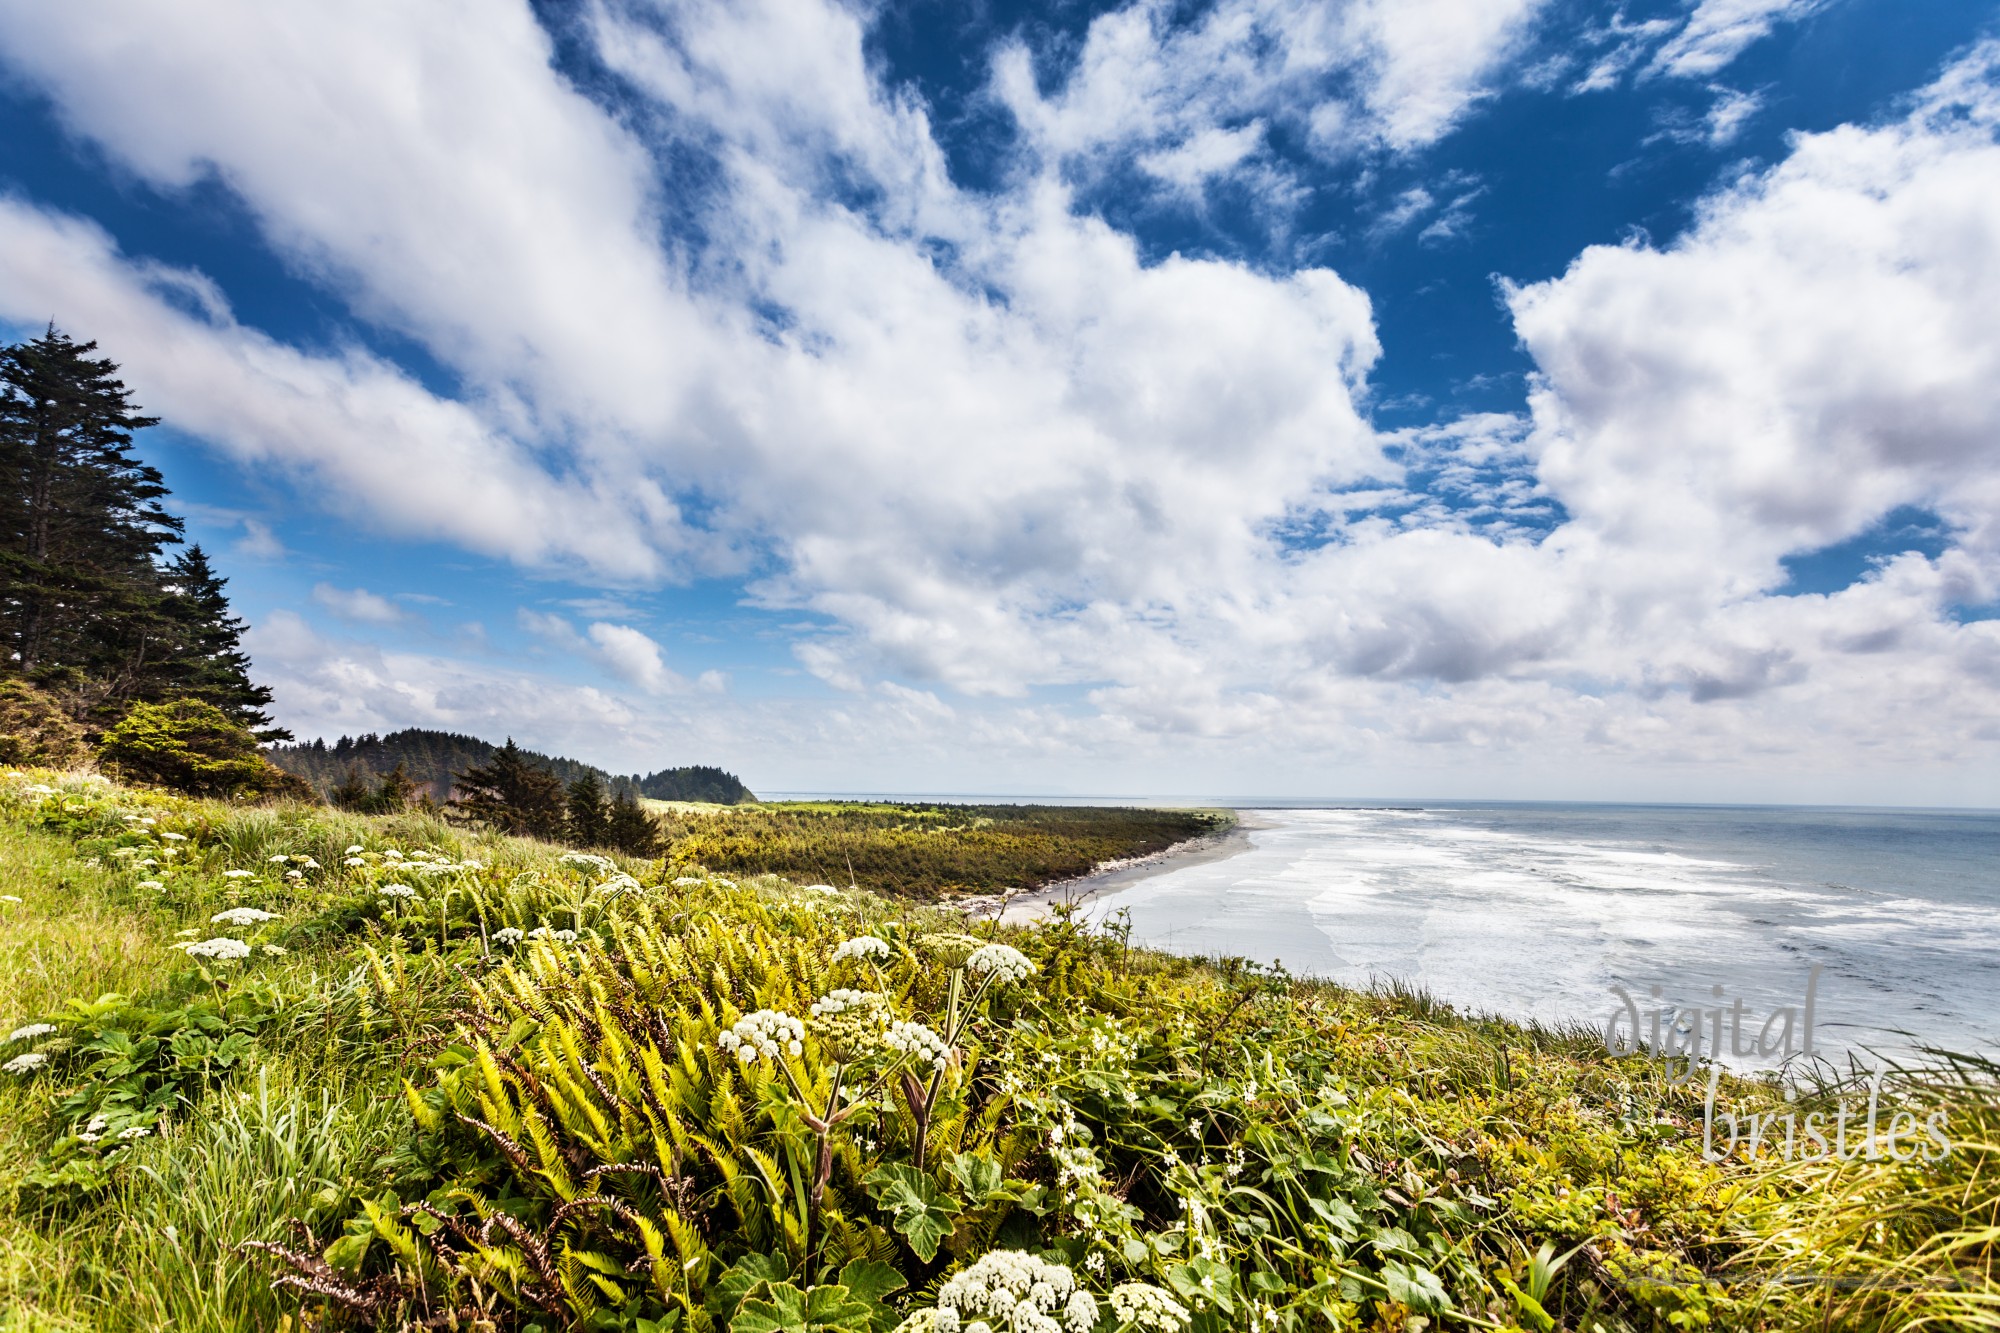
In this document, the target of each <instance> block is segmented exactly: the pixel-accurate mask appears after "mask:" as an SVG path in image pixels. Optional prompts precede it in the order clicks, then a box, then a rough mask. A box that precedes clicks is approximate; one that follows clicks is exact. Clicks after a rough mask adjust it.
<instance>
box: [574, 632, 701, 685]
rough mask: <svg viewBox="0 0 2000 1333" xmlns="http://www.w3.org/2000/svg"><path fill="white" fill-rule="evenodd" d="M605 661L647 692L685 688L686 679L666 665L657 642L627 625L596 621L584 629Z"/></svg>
mask: <svg viewBox="0 0 2000 1333" xmlns="http://www.w3.org/2000/svg"><path fill="white" fill-rule="evenodd" d="M586 633H587V634H588V636H589V638H590V642H591V643H592V644H593V645H595V646H596V648H597V653H598V656H599V658H600V659H602V661H603V662H604V664H605V665H606V666H607V667H609V668H611V670H612V671H613V672H614V673H615V674H616V675H617V676H618V677H619V678H620V679H621V680H625V681H629V682H630V683H631V684H633V685H636V686H638V687H639V688H640V689H642V690H644V691H645V692H646V693H648V694H666V693H669V692H671V691H675V690H681V689H685V688H686V687H687V682H686V681H685V680H683V679H682V678H681V677H680V676H678V675H676V674H675V673H674V672H672V671H670V670H668V669H667V660H666V655H665V653H664V651H663V650H662V649H661V648H660V645H659V644H657V643H655V642H654V641H653V640H652V639H650V638H648V637H647V636H646V635H645V634H644V633H643V632H642V631H640V630H636V629H633V628H632V627H631V626H630V625H612V624H609V623H607V622H605V621H602V620H600V621H598V622H596V623H595V624H593V625H592V626H591V627H590V628H589V630H587V631H586Z"/></svg>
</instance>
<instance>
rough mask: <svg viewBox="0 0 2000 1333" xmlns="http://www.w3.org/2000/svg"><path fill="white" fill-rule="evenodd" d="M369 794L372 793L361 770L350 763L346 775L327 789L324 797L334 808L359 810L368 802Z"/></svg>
mask: <svg viewBox="0 0 2000 1333" xmlns="http://www.w3.org/2000/svg"><path fill="white" fill-rule="evenodd" d="M371 795H373V793H371V792H370V791H369V790H368V783H367V780H366V779H364V778H363V777H362V776H361V770H360V769H359V768H356V767H354V766H353V765H352V764H350V765H348V768H347V773H346V775H345V776H343V777H342V778H341V779H340V781H339V782H336V783H334V784H333V787H332V788H331V789H330V790H328V792H327V794H326V799H327V800H328V801H329V802H331V803H332V804H333V805H334V807H335V808H336V809H340V810H360V809H363V808H364V807H365V806H366V805H367V804H368V799H369V797H370V796H371Z"/></svg>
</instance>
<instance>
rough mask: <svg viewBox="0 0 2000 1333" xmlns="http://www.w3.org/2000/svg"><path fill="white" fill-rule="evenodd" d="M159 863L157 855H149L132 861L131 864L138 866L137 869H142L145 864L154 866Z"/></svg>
mask: <svg viewBox="0 0 2000 1333" xmlns="http://www.w3.org/2000/svg"><path fill="white" fill-rule="evenodd" d="M159 863H160V858H159V857H157V856H149V857H147V858H146V859H145V860H143V861H134V862H133V863H132V864H133V865H134V866H136V867H138V868H139V869H141V870H144V869H145V868H146V867H147V866H156V865H158V864H159Z"/></svg>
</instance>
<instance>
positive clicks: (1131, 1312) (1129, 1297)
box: [1111, 1282, 1192, 1333]
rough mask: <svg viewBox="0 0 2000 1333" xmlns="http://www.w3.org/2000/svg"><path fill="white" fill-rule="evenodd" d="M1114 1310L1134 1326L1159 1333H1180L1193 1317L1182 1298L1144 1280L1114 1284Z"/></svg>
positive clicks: (1119, 1316) (1123, 1319)
mask: <svg viewBox="0 0 2000 1333" xmlns="http://www.w3.org/2000/svg"><path fill="white" fill-rule="evenodd" d="M1111 1311H1112V1313H1113V1314H1116V1315H1117V1316H1118V1318H1119V1319H1120V1320H1122V1321H1123V1322H1125V1323H1127V1324H1130V1325H1132V1326H1133V1327H1134V1328H1140V1329H1153V1330H1158V1333H1180V1330H1181V1329H1184V1328H1186V1327H1187V1326H1188V1320H1189V1319H1190V1318H1191V1317H1192V1316H1190V1315H1189V1314H1188V1312H1187V1309H1186V1307H1185V1306H1183V1305H1182V1304H1181V1303H1180V1302H1179V1301H1177V1300H1175V1299H1174V1298H1173V1297H1171V1296H1169V1295H1167V1293H1166V1292H1164V1291H1162V1290H1160V1289H1159V1288H1158V1287H1155V1286H1150V1285H1148V1284H1146V1283H1144V1282H1126V1283H1122V1284H1120V1285H1119V1286H1116V1287H1113V1288H1112V1289H1111Z"/></svg>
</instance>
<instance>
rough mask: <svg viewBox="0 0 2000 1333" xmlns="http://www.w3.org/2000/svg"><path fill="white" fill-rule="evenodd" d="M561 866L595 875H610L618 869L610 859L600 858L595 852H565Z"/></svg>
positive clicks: (606, 857)
mask: <svg viewBox="0 0 2000 1333" xmlns="http://www.w3.org/2000/svg"><path fill="white" fill-rule="evenodd" d="M561 864H563V865H565V866H568V867H569V868H570V869H571V870H587V871H589V872H590V873H592V874H595V875H608V874H610V873H611V872H612V871H614V870H616V869H618V867H617V866H616V865H615V864H613V862H612V860H611V858H610V857H608V856H599V855H597V854H596V853H595V852H564V853H563V854H562V861H561Z"/></svg>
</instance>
